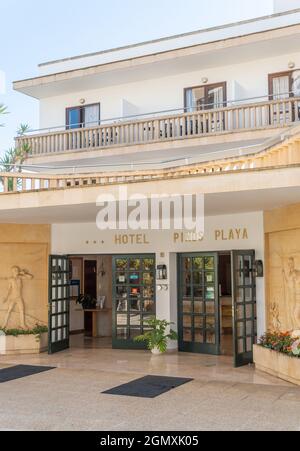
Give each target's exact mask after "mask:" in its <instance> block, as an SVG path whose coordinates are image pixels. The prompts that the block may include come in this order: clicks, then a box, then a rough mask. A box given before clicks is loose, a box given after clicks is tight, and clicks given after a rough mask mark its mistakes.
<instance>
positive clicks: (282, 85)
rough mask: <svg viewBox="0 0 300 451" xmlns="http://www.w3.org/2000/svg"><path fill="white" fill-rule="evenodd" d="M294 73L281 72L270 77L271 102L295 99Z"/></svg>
mask: <svg viewBox="0 0 300 451" xmlns="http://www.w3.org/2000/svg"><path fill="white" fill-rule="evenodd" d="M292 90H293V72H291V71H290V72H279V73H277V74H270V75H269V96H270V100H281V99H288V98H289V97H293V94H292Z"/></svg>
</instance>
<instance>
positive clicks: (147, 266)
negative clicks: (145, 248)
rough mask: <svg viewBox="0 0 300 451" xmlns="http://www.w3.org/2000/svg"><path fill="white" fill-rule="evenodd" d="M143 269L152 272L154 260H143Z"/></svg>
mask: <svg viewBox="0 0 300 451" xmlns="http://www.w3.org/2000/svg"><path fill="white" fill-rule="evenodd" d="M144 269H145V270H146V271H154V270H155V267H154V259H153V258H145V259H144Z"/></svg>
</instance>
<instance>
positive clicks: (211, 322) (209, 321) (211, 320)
mask: <svg viewBox="0 0 300 451" xmlns="http://www.w3.org/2000/svg"><path fill="white" fill-rule="evenodd" d="M215 325H216V320H215V317H213V316H208V317H206V328H207V329H215Z"/></svg>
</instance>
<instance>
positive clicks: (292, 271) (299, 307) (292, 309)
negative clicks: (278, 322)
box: [281, 257, 300, 331]
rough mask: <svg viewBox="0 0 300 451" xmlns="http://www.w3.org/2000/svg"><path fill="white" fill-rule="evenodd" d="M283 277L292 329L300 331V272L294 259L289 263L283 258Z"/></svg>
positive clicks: (289, 260)
mask: <svg viewBox="0 0 300 451" xmlns="http://www.w3.org/2000/svg"><path fill="white" fill-rule="evenodd" d="M281 260H282V275H283V286H284V300H285V308H286V312H287V314H288V315H289V320H290V324H291V327H292V329H293V330H294V331H299V330H300V270H299V269H296V263H295V258H294V257H289V258H288V261H287V263H285V261H284V259H283V258H282V259H281Z"/></svg>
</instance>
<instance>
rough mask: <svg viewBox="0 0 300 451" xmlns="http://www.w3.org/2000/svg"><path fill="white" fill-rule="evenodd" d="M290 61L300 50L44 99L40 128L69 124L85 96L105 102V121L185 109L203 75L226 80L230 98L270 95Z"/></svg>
mask: <svg viewBox="0 0 300 451" xmlns="http://www.w3.org/2000/svg"><path fill="white" fill-rule="evenodd" d="M290 61H294V62H295V64H296V67H300V51H299V53H296V54H295V53H291V54H285V55H282V56H277V57H273V58H264V59H260V60H257V59H256V60H254V61H248V62H242V63H240V64H236V65H228V66H222V67H216V68H206V69H203V70H202V71H195V72H189V73H182V74H179V75H176V76H174V75H173V76H172V75H170V76H168V77H164V78H154V79H149V80H143V81H139V82H135V83H130V84H122V85H118V86H111V87H105V88H102V89H101V88H99V89H98V90H90V91H80V92H75V93H72V94H67V95H63V96H58V97H51V98H46V99H42V100H41V102H40V128H48V127H57V126H63V125H65V120H66V119H65V115H66V112H65V110H66V108H67V107H71V106H77V105H79V100H80V99H82V98H84V99H85V100H86V104H90V103H97V102H100V103H101V119H102V120H105V119H112V118H117V117H122V116H123V115H124V113H125V114H126V112H127V113H130V114H132V113H133V114H136V113H140V114H144V113H151V112H155V111H162V110H169V109H177V108H183V105H184V95H183V91H184V88H186V87H190V86H197V85H200V84H201V79H202V78H203V77H207V78H208V80H209V81H208V82H209V83H217V82H223V81H226V82H227V88H228V100H229V101H230V100H238V99H241V98H242V99H246V98H252V97H259V96H267V95H268V74H270V73H275V72H281V71H287V70H289V69H288V63H289V62H290ZM124 105H125V109H124ZM129 107H130V108H129Z"/></svg>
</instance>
